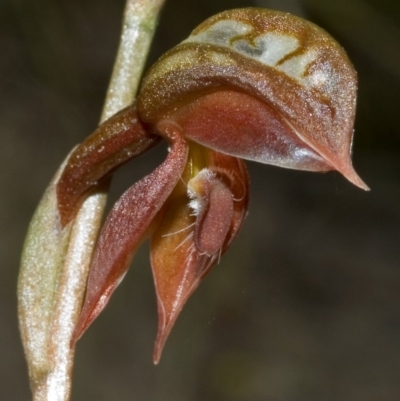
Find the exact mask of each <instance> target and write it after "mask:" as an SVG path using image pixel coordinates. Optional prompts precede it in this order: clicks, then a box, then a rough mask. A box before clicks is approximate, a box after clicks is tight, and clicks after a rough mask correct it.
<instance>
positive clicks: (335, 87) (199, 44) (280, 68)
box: [138, 8, 367, 189]
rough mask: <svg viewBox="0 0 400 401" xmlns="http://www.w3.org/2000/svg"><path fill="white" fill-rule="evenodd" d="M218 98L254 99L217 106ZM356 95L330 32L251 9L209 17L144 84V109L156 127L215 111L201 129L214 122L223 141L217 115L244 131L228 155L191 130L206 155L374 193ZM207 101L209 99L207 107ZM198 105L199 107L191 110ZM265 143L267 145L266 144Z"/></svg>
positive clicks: (234, 135)
mask: <svg viewBox="0 0 400 401" xmlns="http://www.w3.org/2000/svg"><path fill="white" fill-rule="evenodd" d="M219 91H236V92H239V93H240V95H243V94H246V95H247V96H248V97H246V96H242V99H241V100H240V99H239V97H238V98H236V99H233V98H232V96H233V95H231V96H230V98H228V97H227V96H221V97H218V96H219V95H218V94H215V97H213V96H214V92H219ZM356 91H357V75H356V72H355V71H354V68H353V66H352V64H351V62H350V61H349V59H348V58H347V56H346V54H345V52H344V51H343V49H342V48H341V47H340V45H339V44H338V43H337V42H336V41H335V40H334V39H333V38H332V37H331V36H329V35H328V34H327V33H326V32H325V31H323V30H322V29H320V28H318V27H317V26H315V25H314V24H312V23H310V22H308V21H305V20H303V19H301V18H298V17H295V16H292V15H289V14H287V13H282V12H277V11H272V10H263V9H258V8H247V9H238V10H231V11H226V12H223V13H220V14H218V15H216V16H214V17H211V18H210V19H208V20H206V21H205V22H204V23H202V24H201V25H200V26H199V27H197V28H196V29H195V30H194V31H193V32H192V34H191V36H190V37H189V38H188V39H187V40H185V41H184V42H182V43H181V44H179V45H178V46H176V47H175V48H174V49H172V50H170V51H169V52H168V53H166V54H165V55H164V56H163V57H162V58H161V59H160V60H159V61H158V62H157V63H156V64H155V65H154V66H153V67H152V68H151V69H150V71H149V73H148V74H147V76H146V78H145V79H144V82H143V85H142V89H141V92H140V96H139V98H138V110H139V114H140V116H141V118H142V120H143V121H146V122H148V123H150V124H156V123H157V122H158V121H160V118H172V119H174V118H175V116H176V113H177V114H178V115H179V118H184V117H183V114H185V113H187V114H185V115H186V117H187V119H188V118H189V116H190V118H192V117H193V116H195V114H194V113H198V112H204V110H207V109H210V112H208V113H206V115H202V116H198V119H200V120H201V121H198V123H201V122H203V123H204V124H205V125H206V126H207V127H208V128H210V127H211V126H212V124H211V122H213V123H214V124H215V125H216V126H217V128H215V129H213V130H212V133H213V135H215V133H216V132H218V135H220V134H219V132H220V130H219V128H220V126H221V125H222V121H220V120H219V119H218V118H219V114H223V115H225V116H226V118H225V119H224V124H225V122H229V118H231V119H232V120H233V121H232V124H231V125H230V126H232V125H233V124H234V123H237V122H239V123H240V122H242V124H241V126H242V128H244V129H245V130H244V131H242V130H240V131H239V130H234V131H233V133H232V134H231V137H230V138H228V139H229V141H228V144H227V149H224V146H225V142H222V140H221V141H218V140H217V139H215V137H214V136H211V131H210V130H208V129H205V130H197V131H195V132H191V131H189V130H188V131H186V130H185V134H187V135H188V138H191V139H193V140H196V141H198V142H199V143H201V144H203V145H205V146H215V142H218V143H217V147H216V148H215V149H217V150H219V151H221V152H227V153H229V154H231V155H234V156H237V157H243V158H249V159H253V160H257V161H260V162H263V163H268V164H276V165H279V166H283V167H289V168H299V169H305V170H314V171H326V170H331V169H337V170H338V171H340V172H341V173H342V174H343V175H344V176H345V177H346V178H348V179H349V180H350V181H351V182H353V183H354V184H355V185H358V186H359V187H361V188H364V189H367V186H366V185H365V184H364V183H363V182H362V180H361V179H360V178H359V177H358V176H357V174H356V173H355V171H354V169H353V168H352V165H351V160H350V154H351V144H352V136H353V124H354V116H355V106H356ZM208 95H210V96H211V99H208V100H207V101H205V103H202V97H203V96H208ZM249 97H253V98H254V99H257V100H259V101H260V102H262V103H263V104H265V107H264V108H263V107H258V106H257V108H259V110H258V111H257V110H254V113H253V112H252V110H251V105H254V104H255V101H252V100H251V99H250V98H249ZM224 101H227V102H228V104H225V103H224ZM192 102H194V103H195V104H194V105H193V107H192V106H189V107H187V106H188V104H190V103H192ZM219 102H223V103H222V104H219ZM232 102H233V103H232ZM198 103H200V104H198ZM229 103H231V104H229ZM215 105H218V109H217V110H213V106H215ZM234 105H236V106H237V107H234ZM181 109H185V110H182V111H181ZM228 113H231V115H230V117H229V118H228ZM240 114H244V115H246V116H247V119H246V118H245V117H244V116H243V118H240V117H238V116H237V115H240ZM259 114H263V116H262V117H261V120H260V121H257V120H253V121H250V120H249V118H250V117H255V118H257V115H259ZM205 120H207V121H205ZM246 121H247V123H248V127H247V130H246V127H245V125H246V124H245V123H246ZM185 122H188V121H185ZM188 123H189V124H190V126H191V127H194V126H195V125H196V122H195V121H193V122H188ZM258 123H260V126H257V124H258ZM263 127H264V128H265V132H263ZM250 128H252V129H253V128H254V131H253V136H251V132H250ZM224 132H225V133H227V132H228V129H225V130H224ZM260 134H261V138H262V139H263V140H265V141H267V143H260V142H261V138H260V136H259V135H260ZM228 136H229V134H226V135H225V138H224V139H226V138H227V137H228ZM247 142H249V143H247ZM232 143H235V144H236V146H233V145H232ZM238 144H242V147H240V146H239V145H238Z"/></svg>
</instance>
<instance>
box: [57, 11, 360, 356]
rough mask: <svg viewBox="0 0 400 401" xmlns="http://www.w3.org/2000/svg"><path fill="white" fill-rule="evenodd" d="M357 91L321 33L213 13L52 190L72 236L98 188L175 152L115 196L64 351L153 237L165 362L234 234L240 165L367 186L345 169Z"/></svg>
mask: <svg viewBox="0 0 400 401" xmlns="http://www.w3.org/2000/svg"><path fill="white" fill-rule="evenodd" d="M356 85H357V84H356V73H355V71H354V69H353V67H352V65H351V63H350V62H349V60H348V58H347V56H346V54H345V53H344V51H343V49H342V48H341V47H340V46H339V45H338V44H337V43H336V42H335V41H334V40H333V39H332V38H331V37H330V36H329V35H328V34H327V33H326V32H324V31H323V30H321V29H320V28H318V27H316V26H315V25H313V24H311V23H309V22H307V21H304V20H302V19H299V18H297V17H294V16H291V15H289V14H284V13H280V12H276V11H267V10H262V9H241V10H232V11H227V12H224V13H221V14H218V15H216V16H214V17H212V18H210V19H208V20H207V21H205V22H204V23H203V24H201V25H200V26H199V27H197V28H196V29H195V30H194V31H193V32H192V34H191V36H190V37H189V38H188V39H187V40H185V41H183V42H182V43H181V44H179V45H178V46H177V47H175V48H174V49H172V50H170V51H169V52H168V53H166V54H165V55H164V56H163V57H161V59H160V60H159V61H158V62H157V63H156V64H155V65H154V66H153V67H152V68H151V69H150V71H149V72H148V74H147V76H146V77H145V78H144V80H143V84H142V87H141V90H140V93H139V96H138V98H137V101H136V102H135V104H133V105H132V106H130V107H128V108H127V109H124V110H123V111H121V112H120V113H118V114H116V115H115V116H114V117H112V118H111V119H109V120H108V121H106V122H105V123H104V124H102V125H101V126H100V127H99V128H98V129H97V130H96V131H95V132H94V133H93V134H92V135H91V136H90V137H88V138H87V139H86V140H85V141H84V142H83V143H82V144H80V145H79V146H78V147H77V148H76V149H75V150H74V151H73V153H72V154H71V156H70V157H69V159H68V160H67V163H66V166H65V168H64V169H63V171H62V173H61V176H60V178H59V181H58V183H57V201H58V210H59V218H60V224H61V226H62V227H67V226H68V225H69V224H71V221H72V220H73V218H74V216H75V214H76V213H77V210H78V209H79V206H80V204H81V203H82V202H83V200H84V199H85V197H86V196H87V194H88V193H90V190H91V188H92V187H94V186H96V185H97V184H98V183H99V182H102V181H104V180H105V179H106V177H108V176H109V174H110V173H112V172H113V171H114V170H115V169H116V168H117V167H119V166H120V165H121V164H123V163H124V162H126V161H127V160H129V159H131V158H133V157H135V156H136V155H139V154H141V153H143V152H145V151H146V150H148V149H149V148H150V147H152V146H154V145H155V144H157V143H158V142H159V141H160V140H161V139H165V140H166V141H168V142H169V153H168V155H167V157H166V159H165V161H164V162H163V163H162V164H161V165H160V166H159V167H158V168H157V169H155V170H154V171H153V172H152V173H151V174H149V175H148V176H146V177H144V178H143V179H141V180H140V181H139V182H137V183H135V184H134V185H133V186H132V187H131V188H129V189H128V190H127V191H126V192H125V193H124V194H123V195H122V197H121V198H120V199H119V200H118V202H117V203H116V204H115V205H114V207H113V209H112V210H111V212H110V214H109V216H108V218H107V219H106V221H105V223H104V226H103V228H102V231H101V233H100V236H99V238H98V241H97V245H96V248H95V252H94V255H93V258H92V262H91V267H90V273H89V279H88V283H87V293H86V299H85V301H84V304H83V308H82V312H81V315H80V318H79V321H78V324H77V326H76V328H75V332H74V335H73V338H72V343H74V342H75V341H76V340H77V339H78V338H79V337H80V336H81V335H82V334H83V332H84V331H85V330H86V329H87V328H88V326H89V325H90V324H91V323H92V321H93V320H94V319H95V318H96V317H97V316H98V315H99V313H100V312H101V311H102V310H103V308H104V307H105V306H106V304H107V303H108V301H109V299H110V296H111V294H112V293H113V291H114V290H115V288H116V287H117V286H118V284H119V283H120V282H121V280H122V278H123V277H124V275H125V273H126V271H127V269H128V267H129V265H130V263H131V261H132V258H133V256H134V253H135V251H136V250H137V248H138V247H139V246H140V244H141V243H142V242H143V241H144V240H146V239H147V238H150V240H151V265H152V269H153V275H154V281H155V287H156V293H157V300H158V316H159V328H158V335H157V340H156V346H155V351H154V360H155V362H158V361H159V358H160V355H161V351H162V348H163V345H164V343H165V340H166V338H167V336H168V334H169V332H170V330H171V328H172V326H173V324H174V322H175V320H176V318H177V316H178V314H179V312H180V311H181V309H182V307H183V305H184V304H185V302H186V301H187V299H188V297H189V296H190V295H191V294H192V293H193V291H194V290H195V289H196V287H197V286H198V284H199V283H200V281H201V280H202V279H203V278H204V276H205V275H206V274H207V273H208V272H209V271H210V269H211V268H212V266H213V265H215V264H216V263H217V262H218V261H219V259H220V258H221V255H222V254H223V253H224V252H226V250H227V249H228V248H229V246H230V245H231V243H232V241H233V240H234V238H235V237H236V236H237V234H238V232H239V230H240V228H241V227H242V224H243V221H244V219H245V217H246V214H247V207H248V199H249V178H248V174H247V170H246V166H245V163H244V161H243V160H242V159H247V160H253V161H257V162H261V163H266V164H273V165H277V166H281V167H286V168H294V169H300V170H309V171H329V170H337V171H339V172H340V173H342V174H343V175H344V176H345V177H346V178H347V179H348V180H349V181H351V182H352V183H354V184H355V185H357V186H359V187H360V188H363V189H367V187H366V185H365V184H364V183H363V181H362V180H361V179H360V178H359V177H358V176H357V174H356V173H355V171H354V169H353V167H352V165H351V160H350V153H351V143H352V133H353V122H354V114H355V102H356Z"/></svg>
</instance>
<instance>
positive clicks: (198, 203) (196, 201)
mask: <svg viewBox="0 0 400 401" xmlns="http://www.w3.org/2000/svg"><path fill="white" fill-rule="evenodd" d="M213 178H215V173H214V172H213V171H211V170H210V169H208V168H203V169H202V170H200V171H199V172H198V173H197V174H196V175H195V176H194V177H193V178H192V179H190V180H189V182H188V184H187V195H188V197H189V199H190V201H189V203H188V207H189V208H190V209H192V216H198V215H199V214H200V213H201V211H202V208H203V207H204V201H203V197H202V195H201V194H200V192H199V191H198V190H197V189H196V186H197V185H198V183H199V180H202V181H204V180H206V181H210V180H211V179H213Z"/></svg>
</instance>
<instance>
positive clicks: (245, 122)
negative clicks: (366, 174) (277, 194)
mask: <svg viewBox="0 0 400 401" xmlns="http://www.w3.org/2000/svg"><path fill="white" fill-rule="evenodd" d="M174 119H176V121H177V122H178V123H179V124H180V125H181V126H182V129H183V131H184V132H185V134H186V136H187V137H188V138H190V139H192V140H194V141H196V142H198V143H201V144H202V145H204V146H208V147H211V148H213V149H216V150H218V151H220V152H224V153H227V154H230V155H233V156H237V157H241V158H245V159H249V160H255V161H259V162H262V163H268V164H274V165H277V166H281V167H287V168H294V169H301V170H310V171H327V170H332V169H337V170H338V171H340V172H341V173H342V174H343V175H344V176H345V177H346V178H348V179H349V180H350V181H351V182H352V183H354V184H355V185H358V186H359V187H361V188H364V189H366V188H367V187H366V185H365V184H364V183H363V181H362V180H361V179H360V178H359V177H358V175H357V174H356V172H355V171H354V169H353V167H352V165H351V160H350V143H348V144H347V145H346V146H342V148H341V149H340V150H341V151H340V152H339V151H337V150H336V149H335V151H331V149H329V147H326V146H323V145H320V144H319V143H318V142H315V141H310V140H307V138H306V137H305V136H304V135H301V134H300V133H299V132H297V131H296V129H295V128H294V127H292V126H291V125H290V123H289V122H288V121H287V120H286V119H284V118H283V117H282V116H281V115H280V114H278V113H277V112H276V111H275V110H273V109H272V108H271V107H270V106H269V105H268V104H267V103H264V102H262V101H260V100H258V99H256V98H255V97H252V96H249V95H246V94H243V93H240V92H233V91H218V92H214V93H211V94H208V95H204V96H202V97H201V98H198V99H197V100H195V101H193V102H192V103H189V104H188V105H186V106H182V107H181V108H180V110H179V111H178V112H177V113H175V114H174Z"/></svg>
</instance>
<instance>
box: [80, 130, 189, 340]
mask: <svg viewBox="0 0 400 401" xmlns="http://www.w3.org/2000/svg"><path fill="white" fill-rule="evenodd" d="M167 131H168V129H167ZM165 136H166V137H167V138H168V139H169V140H170V142H171V150H170V153H169V155H168V157H167V159H166V160H165V161H164V163H163V164H162V165H161V166H160V167H158V168H157V169H156V170H155V171H154V172H152V173H151V174H149V175H148V176H146V177H145V178H143V179H142V180H140V181H139V182H137V183H136V184H135V185H133V186H132V187H131V188H130V189H128V190H127V191H126V192H125V193H124V194H123V195H122V197H121V198H120V199H119V201H118V202H117V203H116V204H115V206H114V207H113V209H112V210H111V212H110V214H109V216H108V218H107V220H106V222H105V223H104V226H103V228H102V231H101V233H100V236H99V240H98V243H97V245H96V248H95V251H94V255H93V259H92V264H91V267H90V273H89V279H88V284H87V293H86V299H85V302H84V305H83V309H82V312H81V315H80V317H79V321H78V323H77V326H76V328H75V332H74V335H73V339H72V343H74V342H76V341H77V340H78V339H79V337H80V336H81V335H82V334H83V332H84V331H85V330H86V329H87V328H88V326H89V325H90V324H91V323H92V321H93V320H94V319H95V318H96V317H97V316H98V315H99V314H100V312H101V311H102V310H103V309H104V307H105V306H106V304H107V303H108V301H109V299H110V296H111V294H112V293H113V291H114V290H115V288H116V287H117V286H118V284H119V283H120V282H121V280H122V278H123V276H124V275H125V273H126V271H127V269H128V267H129V265H130V263H131V261H132V258H133V256H134V253H135V251H136V249H137V248H138V247H139V246H140V244H141V242H142V241H143V240H144V239H145V236H146V234H147V231H148V229H149V226H150V224H151V222H152V221H153V219H154V217H155V215H156V214H157V212H158V211H159V210H160V209H161V207H162V205H163V204H164V202H165V200H166V199H167V197H168V196H169V194H170V193H171V191H172V190H173V189H174V187H175V185H176V183H177V182H178V180H179V178H180V175H181V173H182V171H183V168H184V166H185V163H186V159H187V154H188V146H187V143H186V142H185V141H184V140H183V139H182V137H181V135H180V134H179V133H176V132H174V131H168V132H166V133H165Z"/></svg>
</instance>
